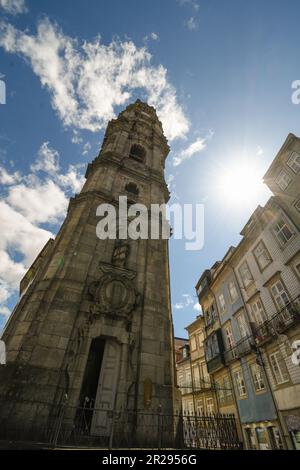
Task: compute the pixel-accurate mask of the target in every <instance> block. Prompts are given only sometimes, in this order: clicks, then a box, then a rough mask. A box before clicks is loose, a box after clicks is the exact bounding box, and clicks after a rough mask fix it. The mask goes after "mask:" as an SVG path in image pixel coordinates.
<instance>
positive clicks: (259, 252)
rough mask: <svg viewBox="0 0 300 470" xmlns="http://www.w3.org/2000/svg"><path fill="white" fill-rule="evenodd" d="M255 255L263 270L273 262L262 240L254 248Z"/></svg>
mask: <svg viewBox="0 0 300 470" xmlns="http://www.w3.org/2000/svg"><path fill="white" fill-rule="evenodd" d="M253 254H254V258H255V260H256V262H257V264H258V266H259V268H260V269H261V270H264V269H265V268H266V267H267V266H269V264H270V263H271V262H272V258H271V256H270V253H269V251H268V249H267V247H266V245H265V244H264V242H263V241H262V240H260V242H259V243H258V244H257V245H256V247H255V248H254V250H253ZM262 258H263V262H261V261H262Z"/></svg>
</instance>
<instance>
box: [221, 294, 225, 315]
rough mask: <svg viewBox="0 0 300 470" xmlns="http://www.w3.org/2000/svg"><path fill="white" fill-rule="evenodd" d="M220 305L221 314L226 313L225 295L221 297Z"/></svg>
mask: <svg viewBox="0 0 300 470" xmlns="http://www.w3.org/2000/svg"><path fill="white" fill-rule="evenodd" d="M219 304H220V310H221V313H224V312H225V311H226V302H225V297H224V294H223V293H222V294H220V295H219Z"/></svg>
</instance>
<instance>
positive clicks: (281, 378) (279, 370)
mask: <svg viewBox="0 0 300 470" xmlns="http://www.w3.org/2000/svg"><path fill="white" fill-rule="evenodd" d="M269 357H270V362H271V367H272V371H273V374H274V377H275V380H276V382H277V384H278V385H280V384H283V383H285V382H288V381H289V374H288V371H287V367H286V364H285V361H284V359H283V357H282V355H281V353H280V351H276V352H275V353H273V354H270V356H269Z"/></svg>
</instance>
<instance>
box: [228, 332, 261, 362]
mask: <svg viewBox="0 0 300 470" xmlns="http://www.w3.org/2000/svg"><path fill="white" fill-rule="evenodd" d="M253 346H254V339H253V336H252V335H249V336H246V337H245V338H242V339H241V340H240V341H239V342H238V343H236V345H235V346H234V347H233V348H231V349H227V350H226V351H224V359H225V364H228V363H229V362H231V361H234V360H235V359H239V358H240V357H243V356H245V355H246V354H249V353H250V352H251V351H252V349H253Z"/></svg>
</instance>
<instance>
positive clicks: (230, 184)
mask: <svg viewBox="0 0 300 470" xmlns="http://www.w3.org/2000/svg"><path fill="white" fill-rule="evenodd" d="M218 173H219V174H218V176H217V192H218V196H219V197H220V198H221V200H222V201H223V203H226V204H227V205H228V204H230V206H231V207H245V205H246V206H253V205H255V204H259V202H260V200H261V198H262V195H263V193H265V191H266V188H265V186H264V184H263V181H262V174H263V172H262V168H260V165H257V164H255V163H254V162H235V163H234V162H232V164H230V165H229V166H226V168H222V169H219V172H218Z"/></svg>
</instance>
